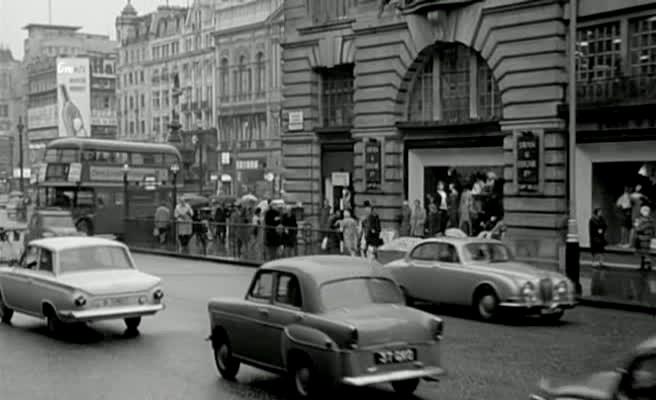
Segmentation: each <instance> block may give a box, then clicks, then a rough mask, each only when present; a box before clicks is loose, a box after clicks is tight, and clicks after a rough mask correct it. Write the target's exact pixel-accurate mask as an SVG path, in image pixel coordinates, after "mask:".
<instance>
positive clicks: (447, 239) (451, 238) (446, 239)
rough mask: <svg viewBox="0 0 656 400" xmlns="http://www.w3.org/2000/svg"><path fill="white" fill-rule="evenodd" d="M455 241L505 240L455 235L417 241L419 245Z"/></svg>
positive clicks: (454, 242) (459, 242)
mask: <svg viewBox="0 0 656 400" xmlns="http://www.w3.org/2000/svg"><path fill="white" fill-rule="evenodd" d="M431 242H432V243H453V244H460V245H466V244H470V243H496V244H502V243H503V242H501V241H499V240H495V239H486V238H478V237H454V236H441V237H435V238H428V239H424V240H422V241H421V242H419V243H417V246H418V245H420V244H422V243H431Z"/></svg>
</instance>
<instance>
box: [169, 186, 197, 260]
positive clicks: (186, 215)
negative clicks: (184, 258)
mask: <svg viewBox="0 0 656 400" xmlns="http://www.w3.org/2000/svg"><path fill="white" fill-rule="evenodd" d="M174 216H175V221H176V225H177V231H178V240H179V241H180V247H181V250H182V252H183V253H188V252H189V241H190V240H191V234H192V232H193V231H192V229H193V226H192V224H193V216H194V210H193V209H192V208H191V207H190V206H189V204H187V202H186V201H185V200H184V198H182V197H180V198H179V199H178V205H177V206H176V208H175V212H174Z"/></svg>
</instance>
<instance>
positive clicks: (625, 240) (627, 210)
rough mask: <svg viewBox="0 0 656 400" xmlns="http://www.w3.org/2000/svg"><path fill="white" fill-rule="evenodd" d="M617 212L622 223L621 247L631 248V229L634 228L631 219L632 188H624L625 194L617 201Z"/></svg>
mask: <svg viewBox="0 0 656 400" xmlns="http://www.w3.org/2000/svg"><path fill="white" fill-rule="evenodd" d="M616 206H617V210H618V212H619V214H620V222H621V236H620V246H622V247H629V246H630V245H631V242H630V241H629V239H630V233H631V227H632V226H633V220H632V219H631V187H630V186H626V187H625V188H624V193H622V195H621V196H620V197H619V198H618V199H617V203H616Z"/></svg>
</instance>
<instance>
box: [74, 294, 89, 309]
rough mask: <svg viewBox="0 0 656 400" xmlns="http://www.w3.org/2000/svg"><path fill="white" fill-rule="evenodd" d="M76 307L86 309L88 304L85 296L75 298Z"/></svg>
mask: <svg viewBox="0 0 656 400" xmlns="http://www.w3.org/2000/svg"><path fill="white" fill-rule="evenodd" d="M74 302H75V305H76V306H78V307H84V306H85V305H86V304H87V298H86V297H84V296H83V295H79V296H77V297H75V300H74Z"/></svg>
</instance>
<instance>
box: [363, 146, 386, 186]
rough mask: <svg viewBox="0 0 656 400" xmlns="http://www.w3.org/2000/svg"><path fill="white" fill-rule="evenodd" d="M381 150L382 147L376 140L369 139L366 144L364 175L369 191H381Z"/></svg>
mask: <svg viewBox="0 0 656 400" xmlns="http://www.w3.org/2000/svg"><path fill="white" fill-rule="evenodd" d="M381 150H382V146H381V144H380V142H379V141H378V140H376V139H369V140H368V141H367V142H365V144H364V173H365V183H366V188H367V190H379V189H380V185H381V184H382V172H381V169H382V168H381V154H380V153H381Z"/></svg>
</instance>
